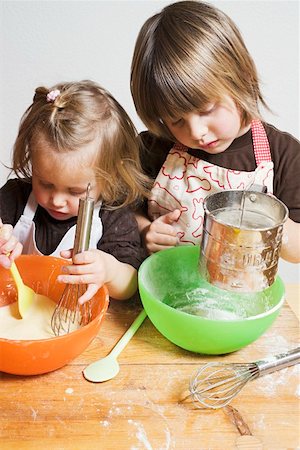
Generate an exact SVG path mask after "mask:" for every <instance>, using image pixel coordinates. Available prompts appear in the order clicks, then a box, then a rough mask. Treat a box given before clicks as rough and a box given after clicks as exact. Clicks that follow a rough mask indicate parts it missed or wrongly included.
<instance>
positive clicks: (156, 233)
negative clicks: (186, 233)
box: [142, 209, 180, 254]
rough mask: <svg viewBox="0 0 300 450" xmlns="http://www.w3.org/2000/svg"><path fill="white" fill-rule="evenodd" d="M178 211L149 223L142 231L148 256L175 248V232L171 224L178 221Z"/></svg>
mask: <svg viewBox="0 0 300 450" xmlns="http://www.w3.org/2000/svg"><path fill="white" fill-rule="evenodd" d="M179 216H180V210H179V209H175V210H174V211H172V212H170V213H168V214H165V215H164V216H160V217H158V219H156V220H154V221H153V222H151V223H150V224H149V225H148V226H147V227H145V228H144V230H143V231H142V236H143V240H144V245H145V247H146V249H147V251H148V253H149V254H151V253H155V252H158V251H159V250H165V249H166V248H170V247H175V246H176V245H177V242H178V238H177V232H176V230H175V228H174V226H173V223H174V222H176V221H177V220H178V219H179Z"/></svg>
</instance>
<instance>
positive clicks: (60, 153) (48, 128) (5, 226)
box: [0, 81, 148, 303]
mask: <svg viewBox="0 0 300 450" xmlns="http://www.w3.org/2000/svg"><path fill="white" fill-rule="evenodd" d="M138 152H139V148H138V139H137V133H136V130H135V128H134V126H133V124H132V122H131V120H130V119H129V117H128V115H127V113H126V112H125V111H124V109H123V108H122V107H121V105H120V104H119V103H118V102H117V101H116V100H115V99H114V98H113V96H112V95H111V94H110V93H109V92H108V91H106V90H105V89H103V88H102V87H101V86H99V85H98V84H96V83H94V82H92V81H81V82H69V83H59V84H57V85H55V86H52V87H51V88H50V89H47V88H45V87H39V88H37V89H36V91H35V95H34V99H33V103H32V104H31V105H30V106H29V108H28V109H27V111H26V112H25V114H24V116H23V118H22V120H21V124H20V128H19V133H18V136H17V139H16V142H15V145H14V151H13V163H12V171H13V173H14V174H15V175H16V177H15V178H12V179H9V180H8V181H7V183H6V184H5V185H4V186H3V187H2V188H1V190H0V218H1V222H0V264H1V265H2V266H4V267H7V268H8V267H10V265H11V262H12V261H13V260H14V259H16V258H17V257H18V256H19V255H20V254H21V252H22V251H23V253H25V254H44V255H52V256H61V257H63V258H71V256H72V251H71V249H72V247H73V244H74V236H75V226H76V220H77V213H78V205H79V199H80V198H81V197H84V196H85V193H86V190H87V186H88V185H90V192H89V195H90V196H91V197H93V198H94V199H95V201H96V205H95V210H94V215H93V217H94V219H93V224H92V231H91V240H90V250H88V251H85V252H82V253H79V254H77V255H75V256H74V257H73V262H74V264H72V263H71V262H70V263H69V264H67V263H66V265H65V266H64V268H63V274H61V275H60V276H59V281H61V282H64V283H74V284H78V283H83V284H87V285H88V288H87V291H86V292H85V294H84V295H83V296H82V297H81V298H80V302H81V303H83V302H85V301H87V300H90V299H91V298H92V297H93V295H94V294H95V293H96V292H97V290H98V289H99V288H100V287H101V286H102V285H103V284H104V283H105V284H106V285H107V287H108V290H109V294H110V296H111V297H113V298H116V299H127V298H129V297H131V296H132V295H133V294H134V293H135V291H136V289H137V269H138V267H139V265H140V263H141V262H142V260H143V258H144V257H145V255H144V251H143V249H142V246H141V242H140V236H139V231H138V227H137V223H136V219H135V216H134V214H133V213H132V211H131V206H132V205H136V204H138V203H139V201H140V199H141V198H142V197H143V196H144V195H147V183H148V180H147V178H146V177H145V176H144V175H143V173H142V171H141V167H140V162H139V153H138Z"/></svg>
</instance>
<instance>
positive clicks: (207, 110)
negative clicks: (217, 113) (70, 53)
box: [201, 105, 216, 116]
mask: <svg viewBox="0 0 300 450" xmlns="http://www.w3.org/2000/svg"><path fill="white" fill-rule="evenodd" d="M215 108H216V105H209V106H208V108H206V109H205V111H203V112H202V113H201V114H202V115H203V116H205V115H207V114H211V113H212V112H213V111H214V110H215Z"/></svg>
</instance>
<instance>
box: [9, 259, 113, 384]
mask: <svg viewBox="0 0 300 450" xmlns="http://www.w3.org/2000/svg"><path fill="white" fill-rule="evenodd" d="M64 264H65V261H64V260H63V259H60V258H54V257H52V256H37V255H22V256H20V257H19V258H18V259H17V260H16V265H17V266H18V268H19V271H20V274H21V276H22V278H23V281H24V283H25V284H26V285H27V286H29V287H31V288H33V289H34V291H35V292H36V293H37V294H42V295H46V296H47V297H49V298H51V299H52V300H53V301H55V302H58V301H59V299H60V296H61V295H62V292H63V290H64V286H65V285H64V284H62V283H58V282H57V281H56V278H57V276H58V274H59V273H60V272H61V266H62V265H64ZM16 300H17V293H16V289H15V285H14V281H13V278H12V276H11V273H10V271H9V270H7V269H4V268H3V267H0V307H1V306H4V305H7V304H9V303H12V302H15V301H16ZM91 301H92V302H93V303H92V305H93V306H92V320H91V322H90V323H89V324H88V325H85V326H84V327H82V328H79V329H78V330H76V331H73V332H71V333H69V334H66V335H64V336H58V337H53V338H49V339H41V340H10V339H1V338H0V371H2V372H7V373H12V374H16V375H37V374H42V373H46V372H51V371H53V370H56V369H59V368H60V367H63V366H64V365H66V364H68V362H70V361H71V360H72V359H74V358H76V356H78V355H80V354H81V353H82V352H83V351H84V350H85V349H86V348H87V347H88V345H89V344H90V343H91V341H92V340H93V339H94V337H95V336H96V335H97V334H98V332H99V329H100V326H101V323H102V320H103V317H104V315H105V313H106V310H107V308H108V303H109V295H108V290H107V288H106V286H103V287H102V288H101V289H99V291H98V292H97V294H96V295H95V296H94V298H93V299H92V300H91Z"/></svg>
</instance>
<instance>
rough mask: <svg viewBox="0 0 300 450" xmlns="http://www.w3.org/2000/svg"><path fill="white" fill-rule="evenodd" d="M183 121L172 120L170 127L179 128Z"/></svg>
mask: <svg viewBox="0 0 300 450" xmlns="http://www.w3.org/2000/svg"><path fill="white" fill-rule="evenodd" d="M183 122H184V120H183V119H182V118H180V119H177V120H173V121H172V126H173V127H180V126H181V125H183Z"/></svg>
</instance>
